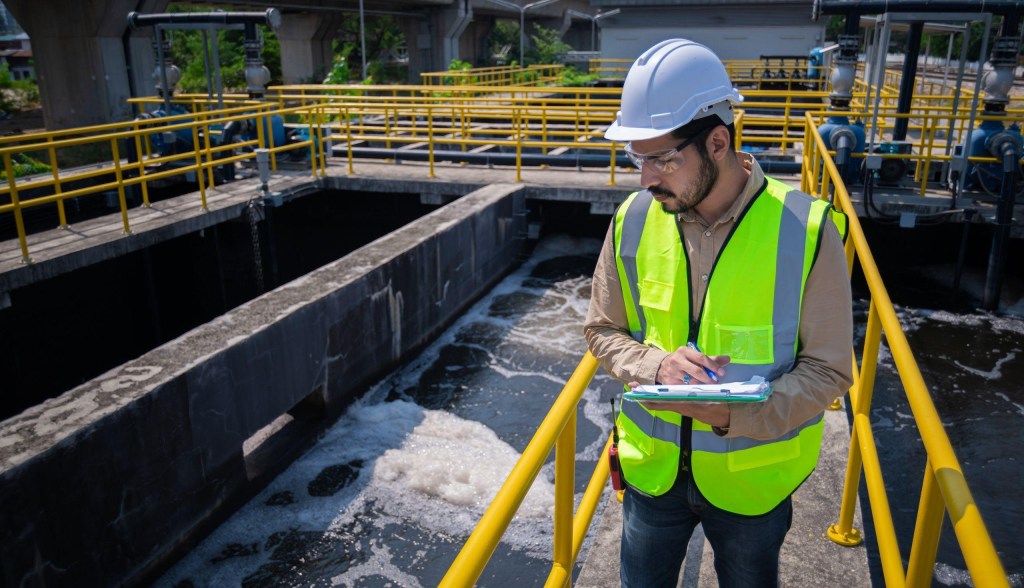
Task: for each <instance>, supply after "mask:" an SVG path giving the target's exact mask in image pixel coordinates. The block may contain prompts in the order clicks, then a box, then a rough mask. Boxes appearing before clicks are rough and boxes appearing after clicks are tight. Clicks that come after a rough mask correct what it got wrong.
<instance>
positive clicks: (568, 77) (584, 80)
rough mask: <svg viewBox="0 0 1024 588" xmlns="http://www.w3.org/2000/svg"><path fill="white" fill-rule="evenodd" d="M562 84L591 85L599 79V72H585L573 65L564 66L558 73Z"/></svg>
mask: <svg viewBox="0 0 1024 588" xmlns="http://www.w3.org/2000/svg"><path fill="white" fill-rule="evenodd" d="M558 75H559V81H558V85H560V86H589V85H591V84H593V83H594V82H596V81H597V78H598V75H597V74H585V73H583V72H581V71H579V70H578V69H576V68H575V67H573V66H571V65H567V66H565V67H564V68H562V71H561V72H560V73H559V74H558Z"/></svg>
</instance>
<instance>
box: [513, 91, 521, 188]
mask: <svg viewBox="0 0 1024 588" xmlns="http://www.w3.org/2000/svg"><path fill="white" fill-rule="evenodd" d="M522 116H523V113H522V111H521V110H518V109H516V110H515V114H514V115H513V120H515V132H516V181H517V182H522V181H523V128H522V126H523V120H522Z"/></svg>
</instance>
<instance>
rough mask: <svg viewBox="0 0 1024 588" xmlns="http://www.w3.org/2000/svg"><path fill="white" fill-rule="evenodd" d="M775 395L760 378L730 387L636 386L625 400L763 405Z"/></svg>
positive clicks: (704, 385) (720, 385)
mask: <svg viewBox="0 0 1024 588" xmlns="http://www.w3.org/2000/svg"><path fill="white" fill-rule="evenodd" d="M771 393H772V385H771V383H770V382H768V381H767V380H765V379H764V378H763V377H761V376H754V377H753V378H751V379H749V380H747V381H746V382H732V383H729V384H686V385H683V384H678V385H663V384H652V385H647V386H637V387H636V388H633V389H632V390H630V391H629V392H626V393H625V394H623V395H622V398H623V399H625V400H633V401H636V402H641V401H644V400H658V401H669V402H676V401H678V402H763V401H764V400H765V399H767V398H768V396H769V395H771Z"/></svg>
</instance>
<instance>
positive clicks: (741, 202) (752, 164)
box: [679, 151, 764, 224]
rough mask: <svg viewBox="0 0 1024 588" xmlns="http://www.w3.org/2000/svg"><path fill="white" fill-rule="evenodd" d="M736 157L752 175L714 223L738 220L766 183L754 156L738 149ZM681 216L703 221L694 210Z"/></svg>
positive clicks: (680, 215) (685, 219)
mask: <svg viewBox="0 0 1024 588" xmlns="http://www.w3.org/2000/svg"><path fill="white" fill-rule="evenodd" d="M736 158H737V159H739V162H740V165H742V166H743V167H744V168H745V169H747V170H749V171H750V177H748V178H747V184H746V185H745V186H743V190H742V191H741V192H740V193H739V195H738V196H737V197H736V200H734V201H733V203H732V206H730V207H729V210H727V211H725V214H724V215H722V218H720V219H718V220H717V221H715V222H714V223H713V224H718V223H723V222H729V221H731V222H736V220H737V219H739V216H740V213H742V212H743V211H744V210H745V209H746V207H747V204H749V203H750V201H751V200H752V199H753V198H754V197H755V196H757V195H758V193H759V192H760V191H761V186H762V185H763V184H764V172H763V171H762V170H761V166H760V165H759V164H758V163H757V160H756V159H754V156H753V155H751V154H749V153H746V152H744V151H737V152H736ZM679 218H680V219H682V220H683V221H685V222H698V221H701V218H700V216H699V215H698V214H697V213H696V212H694V211H692V210H686V211H683V212H681V213H680V214H679Z"/></svg>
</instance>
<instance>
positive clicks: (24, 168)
mask: <svg viewBox="0 0 1024 588" xmlns="http://www.w3.org/2000/svg"><path fill="white" fill-rule="evenodd" d="M11 165H12V167H13V168H14V177H16V178H20V177H22V176H31V175H35V174H42V173H46V172H48V171H51V170H52V168H51V167H50V166H48V165H46V164H45V163H42V162H41V161H38V160H36V159H33V158H32V157H29V156H28V154H26V153H15V154H13V155H11ZM0 180H3V181H7V170H0Z"/></svg>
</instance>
